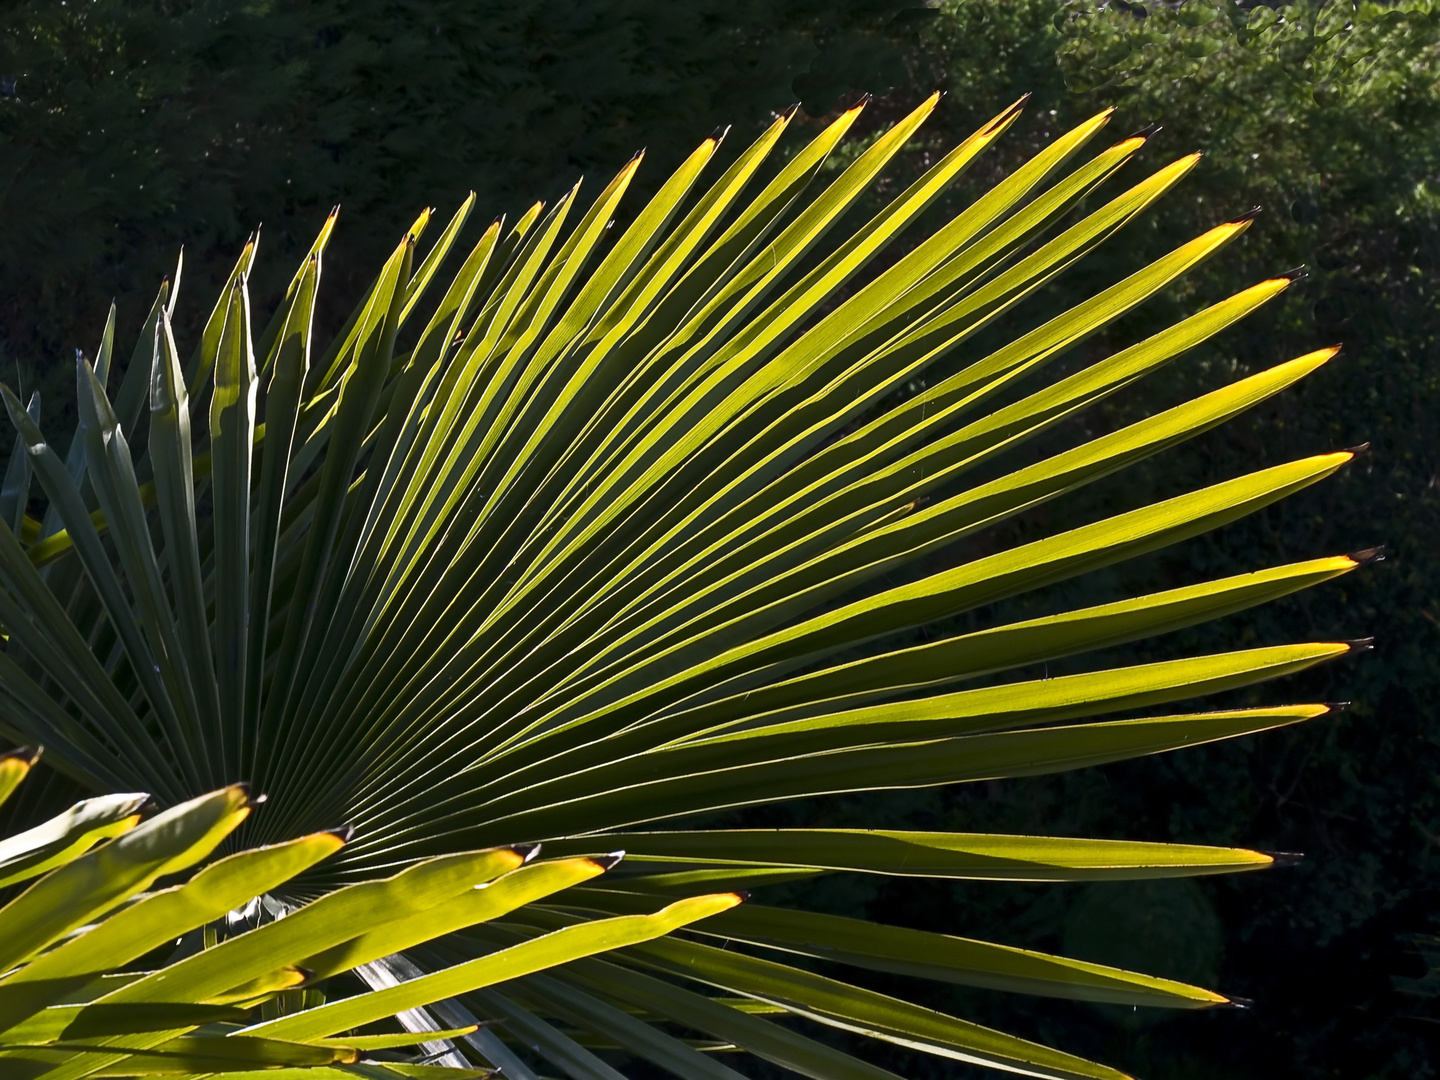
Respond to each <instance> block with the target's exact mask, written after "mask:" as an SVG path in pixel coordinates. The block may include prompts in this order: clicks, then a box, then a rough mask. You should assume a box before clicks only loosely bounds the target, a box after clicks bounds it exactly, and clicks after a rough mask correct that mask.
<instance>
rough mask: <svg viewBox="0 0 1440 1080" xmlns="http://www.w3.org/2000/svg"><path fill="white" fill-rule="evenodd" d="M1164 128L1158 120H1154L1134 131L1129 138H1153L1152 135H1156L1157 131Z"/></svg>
mask: <svg viewBox="0 0 1440 1080" xmlns="http://www.w3.org/2000/svg"><path fill="white" fill-rule="evenodd" d="M1163 130H1164V129H1163V128H1162V127H1161V126H1160V124H1159V123H1158V122H1155V121H1152V122H1151V123H1148V124H1146V125H1145V126H1144V127H1142V128H1141V129H1140V130H1139V131H1136V132H1133V133H1132V134H1131V135H1130V136H1129V138H1130V139H1148V138H1151V137H1152V136H1154V135H1156V134H1157V133H1159V132H1160V131H1163ZM1126 141H1127V142H1128V141H1129V139H1127V140H1126Z"/></svg>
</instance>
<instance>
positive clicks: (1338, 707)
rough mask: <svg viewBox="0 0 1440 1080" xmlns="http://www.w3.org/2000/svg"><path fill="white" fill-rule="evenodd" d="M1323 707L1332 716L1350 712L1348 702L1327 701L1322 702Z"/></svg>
mask: <svg viewBox="0 0 1440 1080" xmlns="http://www.w3.org/2000/svg"><path fill="white" fill-rule="evenodd" d="M1324 705H1325V708H1326V709H1327V710H1329V712H1330V713H1332V714H1338V713H1342V712H1348V711H1349V710H1350V702H1348V701H1327V702H1324Z"/></svg>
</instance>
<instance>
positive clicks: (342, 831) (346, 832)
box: [325, 825, 355, 844]
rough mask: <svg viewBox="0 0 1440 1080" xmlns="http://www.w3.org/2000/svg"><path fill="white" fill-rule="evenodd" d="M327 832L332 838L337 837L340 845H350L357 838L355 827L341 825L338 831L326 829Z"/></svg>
mask: <svg viewBox="0 0 1440 1080" xmlns="http://www.w3.org/2000/svg"><path fill="white" fill-rule="evenodd" d="M325 832H326V833H328V834H329V835H330V836H333V837H335V839H336V840H339V841H340V843H342V844H348V843H349V842H350V841H351V839H352V838H353V837H354V836H355V826H354V825H341V826H340V827H339V828H336V829H326V830H325Z"/></svg>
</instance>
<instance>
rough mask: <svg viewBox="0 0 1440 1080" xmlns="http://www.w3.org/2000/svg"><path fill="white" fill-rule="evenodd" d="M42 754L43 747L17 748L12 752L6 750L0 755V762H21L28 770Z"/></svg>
mask: <svg viewBox="0 0 1440 1080" xmlns="http://www.w3.org/2000/svg"><path fill="white" fill-rule="evenodd" d="M44 752H45V748H44V747H43V746H34V747H31V746H17V747H16V748H15V749H14V750H6V751H5V752H4V753H3V754H0V761H23V762H24V763H25V765H26V767H27V768H28V767H29V766H31V765H34V764H35V762H37V761H39V760H40V755H41V754H43V753H44Z"/></svg>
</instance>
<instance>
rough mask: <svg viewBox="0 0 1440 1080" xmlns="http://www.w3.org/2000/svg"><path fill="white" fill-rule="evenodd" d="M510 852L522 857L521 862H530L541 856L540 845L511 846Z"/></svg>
mask: <svg viewBox="0 0 1440 1080" xmlns="http://www.w3.org/2000/svg"><path fill="white" fill-rule="evenodd" d="M510 850H511V851H513V852H515V854H516V855H519V856H520V861H521V862H527V863H528V862H530V861H531V860H532V859H535V858H537V857H538V856H539V854H540V845H539V844H538V843H536V844H511V845H510Z"/></svg>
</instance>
